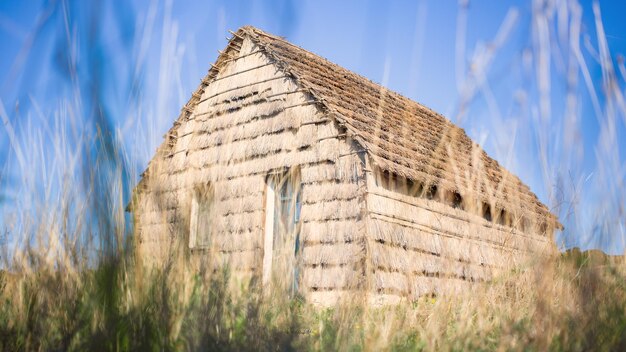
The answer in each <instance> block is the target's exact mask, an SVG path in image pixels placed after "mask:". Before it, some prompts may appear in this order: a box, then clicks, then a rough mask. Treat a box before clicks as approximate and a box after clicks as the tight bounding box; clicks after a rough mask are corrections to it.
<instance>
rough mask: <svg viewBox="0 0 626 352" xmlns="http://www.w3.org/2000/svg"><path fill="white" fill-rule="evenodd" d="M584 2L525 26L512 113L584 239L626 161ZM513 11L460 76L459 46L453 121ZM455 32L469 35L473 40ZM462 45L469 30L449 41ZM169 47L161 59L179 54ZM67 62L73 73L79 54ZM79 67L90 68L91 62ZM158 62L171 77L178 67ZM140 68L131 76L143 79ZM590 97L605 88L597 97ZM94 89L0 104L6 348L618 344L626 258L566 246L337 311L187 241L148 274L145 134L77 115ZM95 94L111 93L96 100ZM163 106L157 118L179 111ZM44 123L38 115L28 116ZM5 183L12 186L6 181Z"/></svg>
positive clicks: (625, 330) (482, 79) (462, 113)
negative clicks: (142, 188) (214, 265)
mask: <svg viewBox="0 0 626 352" xmlns="http://www.w3.org/2000/svg"><path fill="white" fill-rule="evenodd" d="M464 4H465V2H461V8H460V11H459V20H458V24H459V26H461V27H462V26H463V25H464V23H466V20H465V17H464V16H465V15H466V13H465V11H466V10H465V9H466V8H465V7H464ZM548 5H550V6H548ZM563 6H565V7H563ZM557 9H558V11H557ZM581 11H582V10H581V7H580V5H579V4H577V3H576V2H575V1H571V2H567V3H566V2H561V3H558V4H556V3H553V2H549V3H548V4H546V6H542V2H540V1H536V2H535V6H534V7H533V13H532V15H531V16H530V20H531V21H530V28H531V29H530V32H532V33H529V34H528V36H529V38H530V39H529V41H530V42H531V43H532V48H530V49H528V50H529V51H530V54H529V53H523V54H522V55H530V56H531V57H532V58H534V59H536V60H535V61H533V60H531V63H530V65H529V67H528V72H526V74H528V75H529V76H531V77H534V78H530V80H531V82H530V83H529V85H530V87H527V86H525V83H524V84H521V85H520V86H521V87H522V88H520V89H521V90H522V92H519V91H516V92H511V95H513V94H515V95H516V96H521V97H523V98H524V99H520V100H521V103H520V104H521V105H523V106H522V108H523V110H528V111H532V112H533V113H532V114H531V113H529V115H528V116H526V115H524V116H520V117H519V118H520V120H519V121H524V120H523V118H528V119H527V120H526V121H533V124H532V126H530V128H529V130H530V131H529V132H528V133H529V134H533V135H534V136H533V138H530V141H531V142H536V144H537V145H538V146H539V147H538V154H539V155H538V157H537V159H538V163H539V164H540V165H541V171H542V173H543V180H544V183H545V184H546V185H547V186H546V188H548V189H549V190H548V193H549V194H548V198H549V199H550V203H551V205H553V206H554V209H555V211H558V212H560V215H561V221H562V222H564V224H565V226H566V229H567V231H568V232H567V235H568V236H569V238H580V239H582V238H584V236H588V235H589V233H592V234H594V235H598V236H618V235H619V234H620V232H619V231H622V232H623V228H624V219H626V217H624V208H623V204H624V199H625V198H624V197H625V196H626V191H625V190H624V182H623V180H624V176H623V175H624V171H623V170H624V164H623V157H622V158H620V155H619V143H618V141H619V138H620V137H621V136H620V131H623V129H620V127H619V126H621V125H620V123H622V122H621V121H622V120H623V119H624V116H626V107H625V105H624V99H623V94H624V93H623V82H624V75H625V73H624V72H626V71H625V70H624V64H623V60H622V61H618V62H617V67H616V68H614V67H613V63H612V62H613V61H612V60H611V57H610V51H609V50H608V47H607V43H606V38H605V37H604V33H603V31H602V30H601V28H602V21H601V19H600V9H599V6H598V5H596V6H594V7H593V12H594V14H593V16H595V20H596V23H595V25H596V28H598V29H600V30H598V31H597V33H598V34H597V38H596V40H595V42H596V43H597V46H598V49H597V53H596V55H598V59H599V60H598V62H599V65H598V66H599V67H591V68H590V67H589V65H588V63H587V62H586V61H585V57H586V56H585V55H589V53H586V52H584V51H583V49H581V47H580V43H581V42H583V34H581V28H580V27H581V18H582V13H581ZM557 12H558V14H557ZM517 16H518V13H517V12H516V11H512V12H510V13H509V15H507V17H506V18H505V19H504V21H503V24H502V27H501V29H500V32H499V33H498V34H497V35H496V36H495V39H494V41H493V45H488V46H487V49H485V48H482V50H480V48H477V50H475V52H474V53H475V56H474V58H473V59H472V60H471V62H468V63H467V64H468V66H470V67H471V68H472V69H471V72H469V71H468V72H467V73H465V72H461V71H463V70H464V68H463V67H462V66H463V63H464V61H465V60H464V57H465V54H466V53H465V52H463V53H458V56H459V60H458V62H459V65H460V66H459V67H457V69H458V70H459V75H460V76H464V75H465V74H467V77H464V78H463V79H462V80H461V79H460V80H459V87H458V90H459V92H460V95H461V102H460V103H459V107H458V110H459V111H458V116H455V117H454V120H455V121H458V122H462V121H463V119H464V118H465V117H467V116H468V115H470V113H469V112H468V111H469V110H468V109H469V108H470V106H471V104H472V102H473V101H474V100H475V99H476V97H477V96H482V97H483V98H487V100H489V99H488V98H489V95H490V91H491V88H490V82H489V79H488V76H489V70H490V67H491V63H492V62H493V60H494V57H495V56H496V55H497V54H498V50H499V48H500V47H501V46H502V45H503V44H504V42H505V41H506V40H507V35H508V34H509V32H510V30H511V26H513V24H512V23H513V22H515V20H517V19H518V17H517ZM559 19H560V21H559ZM147 22H148V23H151V22H150V21H147ZM164 22H167V21H164ZM562 25H564V27H563V28H562V27H559V26H562ZM146 27H148V25H147V24H146ZM461 27H460V28H458V33H460V34H459V38H464V37H465V34H464V31H465V29H464V28H461ZM146 30H149V28H146ZM166 30H168V31H169V30H172V28H166ZM172 31H173V30H172ZM59 32H60V33H65V31H64V30H61V31H59ZM563 33H565V34H563ZM63 35H65V34H63ZM531 35H532V38H531ZM166 41H167V40H164V42H166ZM169 44H171V43H169ZM174 44H176V43H174ZM142 45H143V44H142ZM464 45H465V44H464V43H463V39H459V42H458V43H457V46H458V47H460V48H464ZM590 45H592V44H590ZM171 46H172V47H173V48H174V49H176V47H177V46H176V45H171ZM168 48H169V46H168ZM140 49H141V48H140ZM168 50H171V49H168ZM459 50H461V49H459ZM138 51H140V52H141V50H138ZM163 52H164V56H168V53H169V54H172V53H171V52H169V51H167V50H164V51H163ZM172 55H173V54H172ZM139 56H140V57H141V55H139ZM525 57H526V56H524V58H525ZM553 57H559V58H561V59H566V60H565V62H561V65H562V66H558V65H556V66H558V67H559V72H557V73H554V72H550V69H551V67H553V66H552V65H551V61H550V60H553ZM132 59H133V58H132V57H131V58H130V60H129V62H133V60H132ZM546 60H547V61H546ZM68 61H69V62H70V63H71V62H74V61H73V60H68ZM165 61H167V60H165ZM94 62H95V61H94ZM135 63H136V65H137V66H141V65H142V64H143V63H142V62H140V60H137V61H136V62H135ZM92 64H94V65H96V63H92ZM552 64H554V63H552ZM164 67H166V69H167V70H170V69H171V67H169V66H167V65H165V64H164ZM594 68H599V69H600V70H602V72H603V73H604V75H603V82H601V84H595V85H594V82H592V80H591V79H590V76H589V75H590V74H589V72H590V70H591V69H594ZM68 71H69V72H70V73H72V74H76V72H77V71H76V67H70V68H69V70H68ZM87 71H94V72H95V71H97V67H89V68H88V69H87ZM136 71H140V70H136ZM174 71H175V69H174ZM162 73H163V76H164V77H176V76H177V74H178V73H179V72H169V71H168V72H162ZM618 73H619V74H621V76H619V75H618ZM135 74H136V75H137V77H133V78H132V80H133V81H134V80H135V79H137V80H139V77H140V76H141V74H140V73H135ZM578 76H580V77H578ZM548 77H551V78H553V80H547V78H548ZM579 79H580V82H579ZM171 80H174V78H172V79H171ZM546 80H547V82H546ZM561 83H563V85H564V86H566V87H567V97H566V98H567V106H565V107H564V108H563V111H556V112H554V113H551V111H554V110H559V109H558V108H556V107H555V108H554V109H551V107H550V99H551V92H550V90H551V85H557V84H561ZM97 84H98V82H96V84H95V85H96V86H97ZM133 84H135V83H134V82H133ZM160 84H161V86H160V87H159V96H160V97H166V96H169V95H170V94H171V93H170V90H171V87H172V86H173V84H172V82H169V81H168V80H167V79H166V78H163V82H162V83H160ZM600 85H601V86H602V87H599V86H600ZM133 89H135V87H133ZM526 89H527V90H526ZM579 90H586V91H587V92H588V93H589V95H590V96H591V103H592V105H593V108H594V111H595V112H596V117H597V118H598V120H599V125H600V137H599V142H598V145H597V146H595V147H596V148H595V153H596V157H597V160H598V162H597V164H598V165H597V167H596V168H595V169H596V171H597V172H596V174H595V175H594V177H593V178H591V175H587V174H585V173H583V172H582V171H581V167H580V164H581V160H580V158H576V157H575V156H576V155H579V152H580V151H579V149H578V148H579V147H580V146H579V145H578V144H580V143H579V142H580V140H579V139H577V138H579V137H580V136H579V134H580V133H581V129H582V128H583V127H582V124H581V123H580V118H581V116H580V110H581V109H582V108H581V105H582V102H581V101H579V97H578V95H577V94H578V93H577V92H578V91H579ZM597 92H600V94H604V96H601V97H598V94H597ZM91 93H93V92H85V91H82V90H80V89H79V88H77V91H74V92H73V94H75V96H72V97H71V99H68V101H65V102H62V103H60V104H59V105H60V106H61V107H60V108H59V111H58V113H57V114H54V118H48V116H44V115H43V114H42V113H39V112H38V113H37V114H36V116H35V117H31V120H28V121H29V123H27V124H25V125H21V126H12V123H11V121H10V119H9V118H8V115H7V113H6V111H5V108H4V105H3V104H2V102H0V115H1V116H0V117H1V118H2V122H3V124H4V126H5V127H4V128H5V129H6V131H7V136H8V137H9V139H10V145H11V150H12V153H13V154H14V158H13V159H11V162H12V163H13V164H15V169H14V170H15V173H16V174H18V175H20V178H18V180H17V182H15V184H12V186H13V187H14V188H15V191H14V192H11V193H15V194H20V195H24V197H23V198H24V199H25V200H24V201H22V202H17V204H16V205H15V207H14V208H13V209H11V212H10V213H9V214H3V216H5V217H6V218H7V219H8V220H7V219H4V223H3V224H4V225H5V226H7V230H6V231H8V232H10V234H11V235H12V238H13V239H14V241H12V242H11V243H10V245H6V246H3V247H2V249H3V250H4V252H2V253H0V255H1V256H2V260H3V268H4V269H3V271H2V273H1V274H0V350H7V351H10V350H207V349H211V350H213V349H219V350H279V349H280V350H283V349H284V350H289V349H303V350H379V349H387V350H540V351H543V350H581V351H582V350H624V349H626V284H625V282H626V269H625V264H624V262H623V261H619V260H614V261H605V260H604V259H603V258H601V259H600V260H598V259H593V258H592V257H590V256H580V255H576V254H574V255H564V256H561V257H558V258H554V259H553V260H550V261H544V262H537V263H532V264H528V265H526V266H521V267H517V268H516V269H515V270H512V271H509V272H506V273H503V274H502V275H500V276H498V277H497V278H496V279H495V280H494V281H492V282H490V283H485V284H481V285H480V286H477V287H476V289H475V290H473V291H471V292H462V293H460V294H458V295H453V296H442V297H422V298H420V299H418V300H417V301H414V302H408V301H407V302H403V303H402V304H400V305H397V306H389V307H372V306H369V305H364V304H360V303H359V302H360V300H356V302H357V303H355V300H349V299H348V300H346V302H341V303H340V304H338V305H337V306H335V307H333V308H330V309H326V308H319V307H313V306H310V305H308V304H306V303H305V302H302V301H300V300H298V299H294V300H289V299H287V298H286V295H284V294H281V293H280V292H276V293H275V294H274V295H268V294H267V293H263V292H259V289H258V287H256V286H254V285H252V286H250V285H248V284H245V283H238V282H237V281H236V280H230V276H231V274H230V273H229V271H228V268H224V271H219V272H212V273H205V272H202V271H195V270H189V266H190V265H191V264H190V263H189V262H188V260H187V257H186V256H185V255H184V254H183V253H180V254H179V255H175V256H173V259H172V260H171V261H170V262H169V263H168V264H167V265H165V266H164V267H163V268H161V269H159V270H155V271H152V272H149V271H146V270H145V269H144V268H141V267H140V266H139V265H138V264H137V262H136V257H135V252H134V248H133V245H132V244H133V241H132V229H131V226H129V221H128V220H129V219H128V218H127V216H126V215H125V213H124V207H125V205H126V204H125V203H124V202H123V196H124V194H125V191H127V190H128V188H129V184H130V183H131V182H132V180H136V179H137V177H135V175H133V173H132V172H130V171H128V169H127V168H126V166H127V165H129V164H130V162H129V161H128V160H127V159H128V158H129V157H128V156H129V155H132V156H133V158H131V159H135V157H136V155H137V154H140V153H139V152H138V150H136V149H141V148H142V147H137V146H135V148H136V149H133V150H125V149H124V148H123V147H122V146H123V145H124V144H123V143H121V142H120V141H119V139H117V138H118V137H117V136H119V135H122V133H119V134H116V133H117V131H113V132H112V131H111V130H106V129H105V130H104V131H102V130H98V129H99V128H101V127H102V126H100V125H99V124H96V127H97V128H93V126H91V125H89V124H88V122H85V121H83V120H82V119H81V118H78V117H77V116H82V114H83V113H84V110H83V107H82V106H81V103H80V100H81V99H80V97H81V96H83V97H87V96H97V94H93V95H90V94H91ZM535 98H536V99H535ZM600 98H602V99H600ZM158 100H159V102H156V103H154V105H155V106H154V107H152V106H151V105H150V106H142V105H141V104H140V103H138V104H137V106H132V107H131V108H130V109H129V110H130V113H129V114H135V113H136V114H137V115H141V116H143V115H145V116H148V117H149V118H151V115H152V114H151V113H152V112H154V111H156V112H157V114H154V115H158V113H160V111H166V110H167V109H162V106H161V104H165V103H163V100H165V99H158ZM91 103H92V104H93V105H95V106H106V104H105V102H102V101H91ZM489 104H491V103H488V105H489ZM35 105H36V104H35ZM85 105H89V104H85ZM146 105H147V104H146ZM176 108H178V106H176ZM492 108H493V109H494V111H495V110H498V109H497V106H496V107H495V108H494V107H493V106H492V105H490V109H492ZM533 114H534V115H533ZM554 115H563V118H562V119H557V118H556V117H555V116H554ZM89 116H91V115H89ZM493 116H494V117H493V119H494V123H495V124H496V125H500V124H502V125H505V124H506V123H505V122H507V121H506V118H505V117H502V116H499V115H498V114H497V113H494V114H493ZM171 118H172V116H165V117H161V118H160V119H158V120H159V121H161V122H162V121H163V120H166V121H167V124H169V123H170V122H171ZM624 121H626V120H624ZM221 122H223V123H224V124H226V123H229V122H228V121H221ZM38 125H41V126H44V127H42V128H41V129H37V128H34V126H38ZM68 126H69V127H68ZM128 126H131V128H128V129H129V130H133V131H135V132H133V133H128V131H125V133H126V137H128V139H134V140H137V141H139V142H137V144H138V145H142V146H143V145H144V144H145V145H150V142H147V143H144V142H145V141H146V140H151V141H152V143H155V141H156V140H158V138H159V137H156V138H149V137H151V136H149V135H150V132H145V131H146V130H147V131H151V130H150V128H147V129H144V128H142V122H141V121H134V122H131V123H129V124H128ZM128 126H126V127H128ZM149 126H150V127H153V126H152V125H149ZM258 127H259V129H263V128H265V127H267V126H263V125H261V124H259V126H258ZM622 127H623V126H622ZM91 128H93V129H94V130H98V132H97V133H96V132H93V130H91ZM496 129H497V128H496ZM31 131H34V132H31ZM77 131H78V132H77ZM546 131H550V132H546ZM496 132H501V133H496V136H495V139H496V143H498V142H501V141H500V140H506V141H505V142H506V143H504V146H505V147H503V148H501V149H502V153H503V157H502V158H500V157H498V159H502V160H506V159H508V156H509V155H508V153H510V150H513V148H512V147H511V145H509V144H508V143H509V142H510V141H509V139H510V136H511V133H510V130H509V129H508V127H504V128H502V129H501V130H499V131H496ZM142 133H146V135H143V134H142ZM129 136H130V137H129ZM577 136H578V137H577ZM233 137H234V136H233ZM240 137H242V136H240ZM237 138H239V137H237ZM94 140H96V142H94ZM209 142H211V141H209ZM207 143H208V142H207ZM510 143H515V142H510ZM517 143H518V144H519V143H521V142H517ZM559 143H562V145H561V144H559ZM529 144H531V143H529ZM94 145H95V146H94ZM145 149H146V150H145V151H144V153H147V154H150V155H151V154H152V149H151V148H149V147H146V148H145ZM234 152H235V151H233V153H234ZM13 154H12V155H13ZM570 154H571V155H574V157H572V156H570ZM214 157H215V158H218V159H219V158H220V157H224V155H216V156H214ZM533 158H535V155H533ZM533 160H535V159H533ZM535 161H537V160H535ZM303 177H307V175H306V174H303ZM590 179H591V181H589V180H590ZM42 180H43V181H42ZM0 181H2V180H0ZM555 185H556V187H555ZM553 190H555V191H553ZM607 190H608V191H607ZM240 191H241V189H240ZM583 191H584V192H583ZM594 191H600V192H602V193H601V194H605V195H606V198H605V199H603V200H602V202H601V204H596V205H597V206H590V205H585V206H583V205H581V202H584V201H585V200H588V199H585V198H584V197H585V192H588V193H589V192H594ZM0 193H2V194H0V197H4V199H6V197H7V196H5V195H4V194H3V193H4V190H3V192H0ZM6 193H7V194H9V193H10V192H6ZM317 195H318V196H319V197H322V194H321V193H317ZM0 200H3V199H2V198H0ZM4 201H5V202H6V200H4ZM4 209H6V208H3V210H4ZM585 217H586V219H585ZM589 219H591V220H589ZM620 229H621V230H620ZM0 230H2V231H5V229H0ZM596 231H597V232H596ZM185 247H186V245H181V246H173V248H185ZM590 258H591V259H590ZM233 287H234V288H233Z"/></svg>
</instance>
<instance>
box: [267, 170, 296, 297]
mask: <svg viewBox="0 0 626 352" xmlns="http://www.w3.org/2000/svg"><path fill="white" fill-rule="evenodd" d="M301 188H302V187H301V184H300V175H299V172H297V170H292V171H291V172H287V173H283V174H275V175H270V176H269V177H268V179H267V185H266V203H265V241H264V255H263V282H264V283H268V282H269V281H270V279H272V275H277V274H278V275H281V276H282V277H286V278H287V280H286V281H285V280H277V281H284V282H285V283H286V284H288V285H289V286H290V287H289V289H290V292H291V293H292V294H295V293H296V292H297V291H298V281H299V275H300V269H299V258H300V250H301V249H300V209H301V207H302V194H301Z"/></svg>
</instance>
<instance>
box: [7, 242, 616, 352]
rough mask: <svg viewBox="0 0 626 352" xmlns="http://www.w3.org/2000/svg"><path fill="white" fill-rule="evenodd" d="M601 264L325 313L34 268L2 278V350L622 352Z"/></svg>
mask: <svg viewBox="0 0 626 352" xmlns="http://www.w3.org/2000/svg"><path fill="white" fill-rule="evenodd" d="M599 257H600V259H598V256H596V257H590V256H589V255H586V254H582V255H581V254H579V253H578V254H569V255H563V256H562V257H560V258H556V259H554V260H551V261H547V262H542V263H536V264H534V265H532V266H527V267H523V268H519V270H516V271H513V272H510V273H508V274H507V275H505V276H503V277H500V278H499V279H497V280H495V282H493V283H491V284H485V285H484V286H482V287H481V288H480V289H479V290H477V291H476V292H466V293H464V294H462V295H459V296H455V297H424V298H422V299H420V300H418V301H415V302H406V303H405V304H400V305H398V306H389V307H370V306H367V305H361V304H358V303H354V302H358V301H359V300H358V299H354V300H351V302H350V303H342V304H339V305H338V306H337V307H334V308H319V307H313V306H310V305H307V304H306V303H303V302H301V301H299V300H297V299H296V300H288V299H281V298H280V297H281V295H279V294H274V295H272V297H271V299H267V297H266V296H265V295H263V294H262V293H261V292H258V291H257V290H254V289H249V288H246V287H244V286H242V287H241V288H240V289H235V290H232V289H227V287H228V285H226V284H225V282H226V280H227V279H228V272H227V271H224V272H220V273H214V274H212V275H205V274H202V273H190V272H188V271H187V270H185V263H184V261H180V262H178V263H171V265H169V266H168V267H167V268H166V269H164V270H162V271H158V272H152V273H146V272H143V271H141V270H138V269H137V268H136V266H135V264H133V258H132V255H122V256H112V257H109V258H103V259H102V261H101V262H100V263H98V264H97V265H96V266H95V267H94V268H82V269H79V270H75V271H67V270H64V271H59V270H54V268H50V267H46V266H45V265H40V266H39V267H38V268H37V270H32V271H30V272H22V273H20V274H9V273H6V272H5V273H3V274H2V277H1V280H2V281H1V282H2V284H1V287H2V291H1V293H0V297H1V301H2V304H1V305H0V307H1V308H0V349H1V350H3V351H11V350H48V351H49V350H59V351H61V350H120V351H124V350H155V351H157V350H183V351H184V350H215V349H219V350H290V349H299V350H354V351H359V350H379V349H385V350H398V351H413V350H468V349H469V350H485V351H492V350H493V351H495V350H536V351H544V350H554V351H561V350H574V351H584V350H597V351H609V350H623V349H624V348H626V272H625V271H624V268H625V267H624V265H623V263H621V264H620V263H610V262H609V261H608V260H604V257H602V256H599ZM32 260H36V259H35V258H34V257H33V258H32ZM620 260H621V259H620ZM77 269H78V268H77Z"/></svg>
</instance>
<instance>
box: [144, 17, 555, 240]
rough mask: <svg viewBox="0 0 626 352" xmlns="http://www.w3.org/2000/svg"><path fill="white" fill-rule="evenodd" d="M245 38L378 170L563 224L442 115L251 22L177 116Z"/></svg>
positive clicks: (189, 107) (183, 115)
mask: <svg viewBox="0 0 626 352" xmlns="http://www.w3.org/2000/svg"><path fill="white" fill-rule="evenodd" d="M246 37H247V38H250V40H252V41H253V43H254V44H256V45H257V47H259V48H260V51H262V52H264V53H265V54H266V55H267V56H268V57H269V58H270V59H271V60H272V61H273V62H274V64H275V65H276V66H277V67H278V68H280V69H281V70H282V71H284V73H285V74H286V75H288V76H290V77H292V78H293V79H294V80H295V81H296V82H297V83H298V85H299V86H300V87H301V88H302V89H303V90H305V91H308V92H309V93H310V94H311V95H312V96H313V97H314V99H315V100H316V101H317V105H318V107H319V108H320V109H321V110H322V111H324V112H326V113H327V114H328V115H329V116H331V117H333V118H335V119H336V120H337V121H338V123H339V124H341V125H343V126H345V128H346V130H347V133H348V135H349V136H350V137H351V138H353V139H354V140H356V141H357V142H358V143H359V144H360V145H361V146H362V147H363V150H365V151H366V152H367V153H368V155H369V156H370V157H371V158H372V160H373V161H374V163H375V164H376V165H377V166H378V167H379V168H381V169H382V170H385V171H387V172H390V173H393V174H396V175H399V176H402V177H406V178H407V179H410V180H414V181H419V182H422V183H424V184H425V185H436V186H437V187H438V188H440V189H445V190H450V191H455V192H458V193H459V194H461V195H462V196H463V197H468V198H471V199H476V200H481V201H484V202H487V203H489V204H494V205H495V206H496V207H497V208H503V209H506V210H507V211H510V212H512V213H514V214H517V215H518V216H527V217H530V218H538V219H539V221H542V222H543V221H545V222H547V224H548V225H550V226H551V227H557V228H562V225H561V224H560V223H559V222H558V219H557V218H556V216H554V215H553V214H552V213H551V212H550V211H549V210H548V208H547V207H546V206H545V205H544V204H542V203H541V202H540V201H539V200H538V198H537V196H536V195H535V194H534V193H533V192H532V191H530V189H529V188H528V187H527V186H526V185H525V184H523V183H522V182H521V181H520V179H519V178H518V177H516V176H515V175H513V174H511V173H510V172H508V171H507V170H506V169H504V168H503V167H502V166H501V165H500V164H499V163H498V162H497V161H496V160H494V159H492V158H491V157H489V156H488V155H487V154H486V153H485V152H484V150H483V149H482V148H481V147H480V146H479V145H478V144H476V143H475V142H473V141H472V140H471V139H470V138H469V137H468V136H467V134H466V133H465V131H464V130H463V129H461V128H459V127H457V126H456V125H454V124H453V123H452V122H450V121H449V120H448V119H446V118H445V117H443V116H441V115H440V114H437V113H436V112H434V111H432V110H430V109H428V108H427V107H425V106H423V105H421V104H419V103H416V102H414V101H412V100H410V99H408V98H406V97H404V96H402V95H400V94H398V93H395V92H393V91H390V90H388V89H387V88H385V87H382V86H380V85H378V84H376V83H374V82H372V81H370V80H368V79H366V78H364V77H362V76H360V75H358V74H356V73H354V72H351V71H349V70H346V69H344V68H342V67H340V66H338V65H336V64H334V63H332V62H330V61H328V60H326V59H324V58H322V57H320V56H318V55H315V54H313V53H311V52H308V51H306V50H304V49H302V48H300V47H298V46H295V45H293V44H291V43H289V42H287V41H286V40H284V39H283V38H280V37H277V36H274V35H271V34H268V33H265V32H263V31H261V30H259V29H257V28H254V27H250V26H246V27H242V28H240V29H239V30H238V31H237V32H236V33H233V38H232V39H231V40H230V42H229V44H228V46H227V48H226V49H225V50H224V51H222V52H221V53H220V56H219V57H218V59H217V61H216V63H215V65H212V67H211V69H210V70H209V73H208V74H207V76H206V77H205V78H204V80H203V81H202V84H201V85H200V87H199V88H198V90H197V91H196V92H195V93H194V94H193V96H192V98H191V100H190V101H189V102H188V103H187V104H186V105H185V107H184V108H183V110H182V112H181V116H180V117H179V120H180V119H185V118H187V117H188V116H189V115H190V114H191V111H192V110H193V107H194V106H195V105H196V104H197V102H198V100H199V96H200V95H201V93H202V91H203V90H204V88H205V87H206V86H207V85H208V84H210V83H211V81H212V80H214V79H215V77H216V76H217V74H218V73H219V70H220V68H221V67H222V66H223V65H225V64H227V63H228V61H230V60H231V59H232V58H235V57H237V56H238V54H239V50H240V48H241V45H242V43H243V40H244V38H246ZM179 124H180V123H179V122H178V121H177V122H175V123H174V126H173V127H172V129H171V130H170V131H169V132H168V134H167V135H166V140H165V142H164V143H163V145H162V146H161V147H160V148H159V150H158V151H157V152H160V153H165V155H167V150H168V146H171V143H169V142H168V140H170V141H171V140H172V139H175V138H176V134H177V132H176V129H177V126H178V125H179ZM142 176H145V175H142ZM142 181H143V180H142ZM141 183H142V182H140V186H141Z"/></svg>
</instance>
